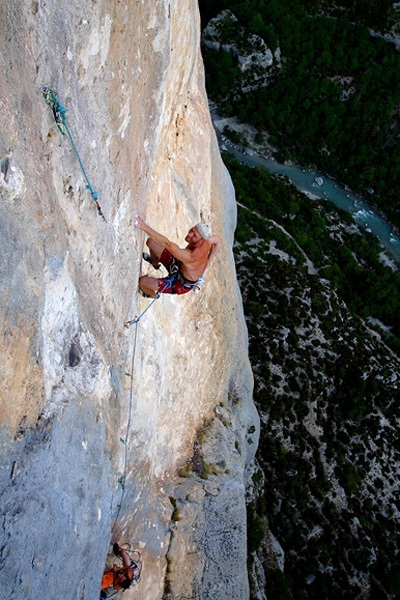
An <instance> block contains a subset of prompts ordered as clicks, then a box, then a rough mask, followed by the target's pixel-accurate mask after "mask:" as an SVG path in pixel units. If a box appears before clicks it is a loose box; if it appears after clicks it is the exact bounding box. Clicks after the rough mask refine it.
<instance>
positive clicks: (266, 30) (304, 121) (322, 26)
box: [200, 0, 400, 225]
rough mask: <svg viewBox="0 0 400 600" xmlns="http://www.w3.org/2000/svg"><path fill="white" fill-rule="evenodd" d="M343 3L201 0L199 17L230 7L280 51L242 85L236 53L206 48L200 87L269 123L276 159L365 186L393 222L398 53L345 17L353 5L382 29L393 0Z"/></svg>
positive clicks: (398, 146)
mask: <svg viewBox="0 0 400 600" xmlns="http://www.w3.org/2000/svg"><path fill="white" fill-rule="evenodd" d="M342 4H343V5H344V4H346V6H345V8H346V9H348V12H344V11H341V12H340V13H338V16H335V15H332V14H330V13H327V14H321V11H319V12H318V14H313V13H312V11H313V10H316V9H317V8H318V7H317V6H316V4H315V3H314V2H306V1H302V0H291V1H290V2H286V3H285V4H284V5H283V4H282V3H280V2H278V0H256V1H255V2H254V1H252V2H250V1H247V2H240V3H237V4H235V3H231V2H228V1H227V0H220V1H219V2H216V3H214V2H213V3H212V4H211V2H209V0H201V2H200V6H201V10H202V15H203V17H204V19H207V18H208V17H210V16H213V15H215V14H216V13H217V12H218V11H219V10H220V9H221V8H227V7H229V9H230V10H231V11H232V12H233V13H234V14H235V16H236V17H237V18H238V19H239V22H240V25H241V26H242V27H244V28H246V31H248V32H249V33H257V34H258V35H260V36H261V37H262V38H263V39H264V40H265V42H266V43H267V44H269V45H270V46H271V47H272V49H274V48H275V47H276V46H278V45H279V47H280V50H281V55H282V61H281V64H280V66H277V65H275V68H272V70H271V73H270V76H269V81H268V85H266V86H262V87H261V86H260V87H253V88H252V89H251V91H248V90H247V91H246V93H244V92H243V91H242V90H243V77H244V76H243V74H242V73H241V72H240V70H239V69H238V67H237V65H236V63H235V59H234V57H233V56H231V55H230V54H228V53H227V52H223V51H215V50H207V51H206V50H205V51H204V57H205V63H206V82H207V90H208V93H209V95H210V97H211V98H213V99H215V100H216V101H217V102H219V103H220V104H221V105H223V107H224V109H225V110H226V114H227V115H237V116H238V117H239V118H240V119H241V120H243V121H245V122H249V123H251V124H253V125H254V126H255V127H256V128H258V129H259V130H265V131H267V132H268V133H269V134H270V136H271V137H270V141H271V142H272V143H273V144H274V145H276V146H277V147H278V148H279V150H280V158H281V159H288V158H292V159H294V160H297V162H299V163H303V164H314V165H316V166H317V167H318V168H319V169H320V170H322V171H325V172H328V173H330V174H332V175H334V176H335V177H336V178H338V179H339V180H341V181H342V182H344V183H347V184H348V185H350V186H351V187H352V188H353V189H356V190H358V191H359V192H361V193H363V194H364V195H366V194H368V197H369V200H370V201H371V200H372V202H373V203H374V204H375V205H376V206H377V207H380V208H381V209H382V210H383V211H384V212H385V214H387V216H388V217H389V219H390V220H391V221H392V222H393V223H394V224H396V225H400V211H399V206H398V185H399V176H400V168H399V165H400V126H399V111H400V54H399V53H398V52H397V50H396V46H395V45H394V44H393V43H389V42H387V41H385V40H383V39H382V38H380V37H376V36H372V35H370V32H369V30H368V28H367V26H366V25H355V24H353V23H352V22H351V15H353V14H354V15H357V16H358V17H359V19H361V20H363V21H365V22H368V24H369V25H371V26H372V25H374V26H375V27H376V28H379V27H380V20H382V19H384V20H385V23H387V21H388V15H389V14H390V10H389V9H390V8H391V3H386V2H383V4H382V6H381V4H380V3H379V6H380V8H379V19H378V17H377V15H376V14H375V13H376V8H375V3H374V2H372V1H368V0H365V1H364V0H363V1H362V2H361V1H359V2H357V1H352V2H347V3H342ZM347 5H348V6H347ZM385 11H386V13H387V14H386V13H385ZM385 14H386V16H385ZM370 194H373V195H372V196H370Z"/></svg>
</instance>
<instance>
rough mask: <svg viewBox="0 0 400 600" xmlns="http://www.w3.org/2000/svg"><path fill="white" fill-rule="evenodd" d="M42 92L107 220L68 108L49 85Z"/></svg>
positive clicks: (101, 212)
mask: <svg viewBox="0 0 400 600" xmlns="http://www.w3.org/2000/svg"><path fill="white" fill-rule="evenodd" d="M42 92H43V97H44V99H45V101H46V104H48V106H50V108H51V110H52V111H53V116H54V120H55V122H56V124H57V127H58V130H59V132H60V133H61V134H62V135H65V134H67V135H68V137H69V139H70V141H71V144H72V148H73V150H74V152H75V154H76V157H77V159H78V162H79V165H80V167H81V169H82V173H83V175H84V177H85V179H86V183H87V186H86V187H87V189H88V190H89V191H90V193H91V195H92V199H93V201H94V202H95V204H96V207H97V212H98V213H99V215H100V216H101V217H102V218H103V219H104V221H106V222H107V220H106V218H105V216H104V214H103V211H102V210H101V207H100V204H99V201H98V198H99V193H98V192H96V190H95V189H94V188H93V186H92V184H91V183H90V181H89V177H88V176H87V173H86V171H85V167H84V166H83V162H82V159H81V157H80V155H79V152H78V150H77V148H76V145H75V142H74V138H73V137H72V134H71V131H70V129H69V127H68V124H67V118H66V113H67V109H66V107H65V106H63V105H62V104H61V102H60V100H59V98H58V95H57V92H55V91H54V90H52V89H51V88H49V87H48V86H47V85H42Z"/></svg>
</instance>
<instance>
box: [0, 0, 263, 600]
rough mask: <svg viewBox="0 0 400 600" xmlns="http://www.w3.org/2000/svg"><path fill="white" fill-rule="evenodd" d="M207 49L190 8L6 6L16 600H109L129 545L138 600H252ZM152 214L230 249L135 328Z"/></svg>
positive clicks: (3, 478)
mask: <svg viewBox="0 0 400 600" xmlns="http://www.w3.org/2000/svg"><path fill="white" fill-rule="evenodd" d="M199 35H200V27H199V16H198V10H197V5H196V3H195V2H192V1H189V0H188V1H183V0H178V1H177V2H175V3H167V2H152V1H150V2H148V3H122V2H119V1H117V0H110V1H105V0H104V1H101V0H98V1H92V2H89V3H88V2H85V3H83V2H80V1H78V0H75V1H72V2H69V3H67V4H66V3H64V4H61V3H57V2H54V1H52V0H40V1H38V2H28V1H26V0H16V1H15V2H12V3H2V5H1V6H0V59H1V63H2V69H1V70H0V204H1V219H0V233H1V241H2V243H1V244H0V325H1V332H2V335H1V337H0V349H1V356H2V360H1V364H0V394H1V406H0V423H1V434H0V448H1V468H0V485H1V487H0V505H1V508H2V515H3V520H2V528H1V530H0V536H1V537H0V544H1V562H0V571H1V573H0V582H1V583H0V597H2V598H3V597H4V598H10V599H12V600H19V599H22V598H23V599H26V598H32V599H33V598H36V597H40V598H43V599H44V600H46V599H47V598H48V599H49V600H50V599H54V597H61V596H62V597H63V598H71V599H75V598H76V599H78V598H79V599H81V598H85V599H97V598H98V597H99V586H100V579H101V575H102V572H103V568H104V563H105V559H106V554H107V548H108V544H109V542H110V541H116V540H119V541H121V542H122V541H126V542H129V543H130V544H131V545H132V547H134V548H136V549H138V550H139V551H140V553H141V556H142V561H143V573H142V577H141V580H140V582H139V584H138V585H137V586H136V587H134V588H133V589H131V590H130V591H129V592H126V593H125V594H124V597H125V598H128V599H129V598H143V599H144V598H146V599H147V600H149V599H159V598H162V597H163V595H169V597H176V598H178V597H181V594H182V593H183V592H182V590H185V594H186V597H193V598H212V597H216V595H217V597H218V598H219V599H220V600H222V599H223V598H230V599H232V600H233V599H235V598H238V599H239V598H240V599H242V598H247V597H248V587H247V573H246V561H245V554H246V528H245V502H244V500H245V488H246V485H247V481H248V478H249V476H250V475H251V461H252V456H253V453H254V451H255V448H256V444H257V433H256V432H255V433H252V434H251V435H250V434H249V432H250V431H251V432H253V430H254V427H255V428H256V429H257V427H258V417H257V415H256V412H255V410H254V406H253V404H252V398H251V393H252V377H251V371H250V368H249V364H248V359H247V340H246V331H245V326H244V321H243V315H242V308H241V301H240V296H239V293H238V288H237V284H236V276H235V271H234V265H233V260H232V253H231V244H232V235H233V229H234V226H235V219H236V213H235V203H234V196H233V190H232V186H231V183H230V180H229V177H228V175H227V173H226V170H225V169H224V167H223V165H222V162H221V160H220V157H219V153H218V148H217V144H216V140H215V136H214V132H213V129H212V126H211V121H210V118H209V113H208V107H207V102H206V98H205V93H204V85H203V79H204V78H203V70H202V63H201V57H200V51H199ZM42 84H46V85H49V86H50V87H52V88H53V89H55V90H56V91H57V92H58V94H59V97H60V100H61V101H62V103H63V105H64V106H66V108H67V109H68V110H67V122H68V125H69V127H70V130H71V132H72V134H73V139H74V141H75V143H76V148H77V149H78V152H79V155H80V158H81V160H82V163H83V165H84V167H85V170H86V172H87V175H88V176H89V179H90V182H91V184H92V186H93V188H94V189H95V190H96V191H98V192H99V204H100V206H101V208H102V211H103V213H104V215H105V217H106V220H107V222H105V221H104V220H102V219H101V217H100V216H99V215H98V213H97V209H96V205H95V203H94V202H93V199H92V197H91V194H90V190H88V189H87V185H86V184H87V182H86V180H85V178H84V175H83V173H82V170H81V168H80V166H79V162H78V159H77V156H76V154H75V152H74V150H73V147H72V144H71V143H70V140H69V138H68V137H67V136H62V135H61V133H60V132H59V131H58V129H57V127H56V125H55V122H54V119H53V117H52V113H51V110H50V109H49V107H48V106H47V105H46V103H45V102H44V99H43V97H42V94H41V85H42ZM138 213H139V214H141V215H142V216H143V217H145V218H146V219H147V220H148V221H149V222H150V223H151V224H152V225H153V226H154V227H155V228H156V229H159V230H160V231H162V232H163V233H165V234H166V235H168V237H170V238H171V239H174V240H175V241H177V242H178V243H179V242H180V243H181V244H182V242H183V238H184V235H185V233H186V231H187V229H188V228H189V227H190V226H192V225H193V224H194V223H196V222H197V221H198V220H199V219H205V220H208V221H210V222H211V224H212V226H213V228H214V230H215V232H216V233H217V234H219V235H221V236H222V237H223V238H224V246H223V249H222V251H221V252H220V255H219V256H218V258H217V259H216V261H215V263H214V264H213V267H212V269H211V270H210V272H209V273H208V274H207V282H206V284H205V286H204V287H203V289H202V291H201V293H200V294H198V295H195V294H188V295H186V296H185V297H184V298H177V297H162V298H161V299H160V300H158V301H157V302H156V303H155V304H154V306H152V307H151V309H149V311H148V312H147V313H146V315H145V316H144V317H143V318H142V319H141V320H140V323H139V325H138V326H137V327H136V326H135V325H132V326H131V327H129V328H126V327H124V324H125V322H126V321H127V320H128V319H132V318H133V317H134V316H135V315H138V314H139V313H140V312H141V311H143V310H145V309H146V307H147V306H148V304H149V302H148V300H145V299H143V298H140V297H139V296H138V295H137V293H136V290H137V280H138V276H139V274H140V273H141V272H146V269H147V268H149V269H150V267H147V266H143V265H142V261H141V260H140V257H141V252H142V250H143V245H144V243H145V240H144V238H143V236H142V234H141V233H140V232H138V231H137V230H135V229H134V228H133V219H134V217H135V215H136V214H138ZM203 430H205V431H206V435H201V434H200V433H199V431H200V432H201V431H203ZM250 437H251V438H252V439H251V441H249V438H250ZM199 457H202V458H201V462H199V461H200V459H199ZM204 464H206V465H208V467H209V468H210V469H211V470H210V472H209V473H208V474H207V477H206V478H204V475H205V474H204V473H203V472H202V471H201V468H203V467H204ZM193 465H194V468H191V469H187V472H186V474H185V476H182V469H185V468H187V467H188V466H191V467H193ZM199 465H203V467H201V468H200V466H199ZM171 499H172V500H171ZM173 503H175V504H176V506H178V505H179V507H180V510H181V513H180V514H181V518H180V519H179V521H177V520H176V519H175V517H176V514H175V517H174V518H172V517H173V513H174V506H173ZM232 563H234V565H235V567H234V569H235V570H234V571H233V570H232ZM238 564H239V565H240V566H239V567H238ZM188 565H191V568H188ZM233 572H234V573H235V574H237V576H236V581H234V580H232V577H228V576H227V575H226V576H224V577H223V578H221V573H225V574H229V573H233Z"/></svg>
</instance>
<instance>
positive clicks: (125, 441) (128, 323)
mask: <svg viewBox="0 0 400 600" xmlns="http://www.w3.org/2000/svg"><path fill="white" fill-rule="evenodd" d="M176 275H177V273H173V274H172V275H171V276H170V277H168V279H167V280H166V282H165V284H164V287H163V288H162V290H161V291H160V292H158V294H157V295H156V296H155V297H154V298H153V299H152V301H151V302H150V304H149V305H148V306H147V307H146V308H145V309H144V311H143V312H141V313H140V315H139V316H138V317H135V318H134V319H130V320H129V321H126V323H125V327H126V328H127V329H129V327H130V326H131V325H135V334H134V339H133V350H132V359H131V372H130V373H125V375H126V376H127V377H130V380H131V384H130V389H129V410H128V422H127V425H126V432H125V437H124V438H122V437H121V438H120V442H121V443H122V444H123V445H124V468H123V473H122V475H121V477H120V478H119V480H118V483H119V485H120V486H121V489H122V493H121V498H120V501H119V504H118V508H117V513H116V516H115V518H114V524H113V526H112V528H111V531H114V528H115V526H116V524H117V521H118V518H119V515H120V512H121V508H122V503H123V500H124V497H125V483H126V474H127V464H128V446H129V434H130V428H131V421H132V404H133V373H134V370H135V358H136V346H137V338H138V327H139V321H140V319H141V318H142V317H143V315H144V314H145V313H146V312H147V311H148V310H149V308H150V307H151V306H153V304H154V302H155V301H156V300H158V299H159V297H160V295H161V294H162V292H164V290H167V289H168V288H169V287H171V286H172V283H173V281H174V279H175V277H176Z"/></svg>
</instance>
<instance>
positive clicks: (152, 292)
mask: <svg viewBox="0 0 400 600" xmlns="http://www.w3.org/2000/svg"><path fill="white" fill-rule="evenodd" d="M158 281H159V280H158V279H157V277H148V276H147V275H142V277H139V288H140V289H141V290H142V292H143V293H145V294H148V295H149V296H151V297H152V298H155V297H156V296H157V293H158Z"/></svg>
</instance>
